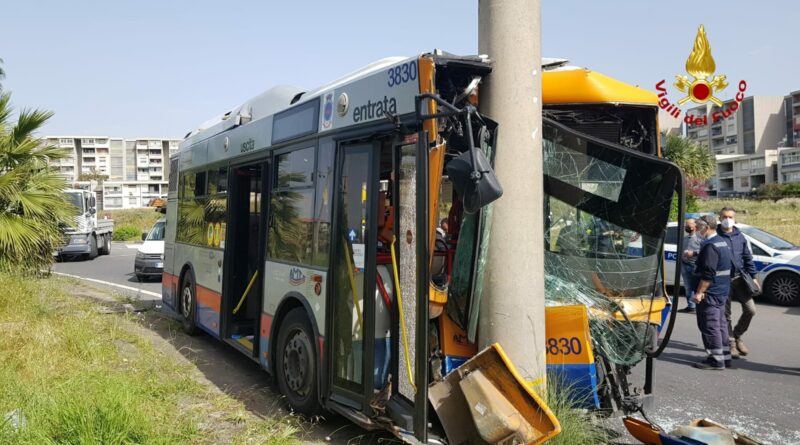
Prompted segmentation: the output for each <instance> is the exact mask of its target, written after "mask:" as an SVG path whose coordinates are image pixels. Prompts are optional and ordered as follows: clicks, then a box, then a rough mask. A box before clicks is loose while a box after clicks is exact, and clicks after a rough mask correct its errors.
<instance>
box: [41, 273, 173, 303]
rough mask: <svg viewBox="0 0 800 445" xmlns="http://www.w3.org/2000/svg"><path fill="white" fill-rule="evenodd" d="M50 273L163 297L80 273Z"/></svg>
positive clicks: (159, 295)
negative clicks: (87, 276)
mask: <svg viewBox="0 0 800 445" xmlns="http://www.w3.org/2000/svg"><path fill="white" fill-rule="evenodd" d="M50 273H52V274H55V275H61V276H64V277H70V278H77V279H79V280H86V281H91V282H93V283H98V284H104V285H106V286H112V287H118V288H120V289H125V290H132V291H135V292H139V293H142V294H145V295H150V296H152V297H161V294H158V293H155V292H150V291H149V290H144V289H139V288H136V287H131V286H125V285H124V284H117V283H111V282H109V281H103V280H96V279H94V278H86V277H82V276H79V275H72V274H68V273H63V272H55V271H50Z"/></svg>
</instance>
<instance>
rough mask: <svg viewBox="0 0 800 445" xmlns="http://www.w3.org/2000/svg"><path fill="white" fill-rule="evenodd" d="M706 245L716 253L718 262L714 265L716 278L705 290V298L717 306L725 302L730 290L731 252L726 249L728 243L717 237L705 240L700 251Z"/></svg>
mask: <svg viewBox="0 0 800 445" xmlns="http://www.w3.org/2000/svg"><path fill="white" fill-rule="evenodd" d="M706 244H711V245H712V248H713V249H714V250H715V251H716V252H717V255H718V260H717V265H716V268H715V270H716V276H714V281H712V282H711V286H709V287H708V289H706V298H708V299H709V303H710V304H712V305H715V306H716V305H718V304H721V303H724V302H725V299H726V298H728V294H729V293H730V290H731V268H732V266H733V262H732V256H731V250H730V249H729V248H728V243H726V242H725V240H723V239H722V237H720V236H719V235H714V236H713V237H711V238H709V239H707V240H705V242H703V245H702V246H701V247H700V249H701V250H702V249H703V247H705V245H706Z"/></svg>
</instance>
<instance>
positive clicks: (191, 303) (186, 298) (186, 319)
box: [180, 272, 197, 335]
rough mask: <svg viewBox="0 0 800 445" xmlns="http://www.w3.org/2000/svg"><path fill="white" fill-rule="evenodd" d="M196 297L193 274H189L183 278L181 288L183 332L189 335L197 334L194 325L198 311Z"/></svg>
mask: <svg viewBox="0 0 800 445" xmlns="http://www.w3.org/2000/svg"><path fill="white" fill-rule="evenodd" d="M196 295H197V294H196V293H195V286H194V279H193V278H192V273H191V272H187V273H186V275H185V276H184V277H183V286H181V294H180V308H181V315H183V332H185V333H186V334H188V335H195V334H197V326H196V325H195V323H194V315H195V312H196V311H197V302H196V298H195V296H196Z"/></svg>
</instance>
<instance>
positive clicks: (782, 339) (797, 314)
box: [651, 299, 800, 445]
mask: <svg viewBox="0 0 800 445" xmlns="http://www.w3.org/2000/svg"><path fill="white" fill-rule="evenodd" d="M685 301H686V300H685V299H682V301H681V304H680V307H683V306H684V305H685ZM756 306H757V308H756V316H755V318H754V319H753V322H752V323H751V325H750V329H749V331H748V332H747V333H746V334H745V336H744V340H745V342H746V344H747V346H748V347H749V349H750V354H749V355H748V356H747V357H742V358H741V359H739V360H734V361H733V369H728V370H725V371H722V372H720V371H701V370H698V369H695V368H692V367H691V364H692V363H694V362H695V361H698V360H700V359H702V358H703V357H704V355H705V352H704V351H703V346H702V345H703V343H702V341H701V339H700V333H699V331H698V329H697V319H696V318H695V316H694V314H682V313H681V314H678V315H679V317H678V319H677V321H676V326H675V331H674V332H673V336H672V341H670V344H669V346H668V347H667V349H666V350H665V351H664V354H662V356H661V357H660V358H659V360H658V361H657V364H656V383H655V394H656V407H657V408H656V409H655V411H654V412H653V413H652V416H651V417H652V418H653V420H654V421H655V422H657V423H659V424H661V426H662V427H664V429H665V430H667V431H669V430H671V429H672V428H674V427H675V426H677V425H681V424H686V423H688V422H689V421H691V420H692V419H696V418H701V417H706V418H709V419H712V420H714V421H716V422H718V423H721V424H724V425H728V426H730V427H732V428H734V429H736V430H738V431H740V432H742V433H745V434H748V435H750V436H751V437H753V438H754V439H756V440H760V441H762V442H763V443H765V444H776V445H778V444H780V445H784V444H800V307H793V308H787V307H780V306H773V305H770V304H768V303H758V304H757V305H756ZM740 313H741V309H740V308H739V307H737V306H736V305H734V317H737V318H738V316H739V314H740Z"/></svg>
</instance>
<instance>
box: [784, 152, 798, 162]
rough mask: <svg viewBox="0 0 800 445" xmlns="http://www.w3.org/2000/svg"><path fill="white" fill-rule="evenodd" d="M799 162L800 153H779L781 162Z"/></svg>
mask: <svg viewBox="0 0 800 445" xmlns="http://www.w3.org/2000/svg"><path fill="white" fill-rule="evenodd" d="M795 162H800V153H784V154H782V155H781V164H793V163H795Z"/></svg>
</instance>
